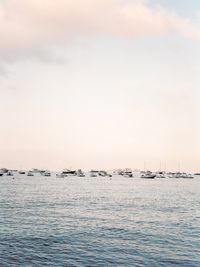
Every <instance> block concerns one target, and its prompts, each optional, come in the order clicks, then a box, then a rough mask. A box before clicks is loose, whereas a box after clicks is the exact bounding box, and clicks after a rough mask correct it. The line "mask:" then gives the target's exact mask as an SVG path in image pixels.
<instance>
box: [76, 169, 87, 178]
mask: <svg viewBox="0 0 200 267" xmlns="http://www.w3.org/2000/svg"><path fill="white" fill-rule="evenodd" d="M76 175H77V176H78V177H85V174H84V173H83V171H82V170H81V169H79V170H78V171H77V172H76Z"/></svg>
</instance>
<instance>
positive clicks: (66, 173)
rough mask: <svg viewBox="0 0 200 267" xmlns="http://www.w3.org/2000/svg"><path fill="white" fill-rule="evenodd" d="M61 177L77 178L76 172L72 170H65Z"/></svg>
mask: <svg viewBox="0 0 200 267" xmlns="http://www.w3.org/2000/svg"><path fill="white" fill-rule="evenodd" d="M61 175H63V176H64V177H67V176H76V171H72V170H68V169H64V170H63V171H62V172H61Z"/></svg>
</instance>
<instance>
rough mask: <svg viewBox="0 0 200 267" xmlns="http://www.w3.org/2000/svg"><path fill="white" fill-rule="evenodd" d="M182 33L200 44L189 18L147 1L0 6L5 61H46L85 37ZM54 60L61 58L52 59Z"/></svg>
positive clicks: (23, 1) (8, 1)
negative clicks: (52, 53) (67, 44)
mask: <svg viewBox="0 0 200 267" xmlns="http://www.w3.org/2000/svg"><path fill="white" fill-rule="evenodd" d="M174 33H176V34H180V35H182V36H184V37H185V38H191V39H193V40H196V41H200V29H199V28H198V27H197V26H195V25H194V24H193V23H192V22H191V21H190V20H189V19H188V18H182V17H180V16H178V15H177V14H176V13H173V12H170V11H168V10H165V9H164V8H161V7H152V6H150V5H149V4H148V1H144V0H128V1H127V0H126V1H125V0H84V1H83V0H56V1H55V0H4V1H3V2H2V3H1V4H0V38H1V41H0V59H1V61H2V60H4V61H7V62H9V61H13V60H19V59H26V58H38V59H41V60H47V58H48V56H49V55H50V54H51V53H50V52H52V51H53V50H54V51H55V47H57V46H63V45H65V44H66V43H67V42H69V41H71V40H73V39H74V38H77V37H79V36H84V35H87V36H88V35H89V36H90V35H96V34H105V35H111V36H115V37H119V38H138V37H143V36H152V35H153V36H157V35H161V36H162V35H163V36H165V35H168V34H174ZM51 60H55V61H56V60H57V61H58V62H59V57H57V56H56V55H53V56H51V57H50V61H51Z"/></svg>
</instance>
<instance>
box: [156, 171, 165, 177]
mask: <svg viewBox="0 0 200 267" xmlns="http://www.w3.org/2000/svg"><path fill="white" fill-rule="evenodd" d="M156 178H165V173H164V172H157V173H156Z"/></svg>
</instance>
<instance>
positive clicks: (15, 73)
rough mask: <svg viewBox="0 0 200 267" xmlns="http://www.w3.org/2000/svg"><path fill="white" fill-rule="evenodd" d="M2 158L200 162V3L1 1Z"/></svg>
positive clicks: (104, 165)
mask: <svg viewBox="0 0 200 267" xmlns="http://www.w3.org/2000/svg"><path fill="white" fill-rule="evenodd" d="M0 38H1V41H0V114H1V115H0V116H1V131H0V151H1V155H0V166H2V167H3V166H6V167H9V168H20V166H22V168H24V169H29V168H32V167H38V168H48V169H52V170H60V169H63V168H70V167H71V168H75V169H77V168H83V169H92V168H98V169H113V168H125V167H130V168H133V169H134V168H140V169H143V166H144V162H146V167H147V168H149V169H152V170H156V169H159V165H160V162H161V164H162V167H163V168H164V166H165V165H166V168H167V170H168V171H169V170H175V171H176V170H178V165H179V163H180V165H181V169H182V170H185V171H190V172H193V171H200V140H199V137H200V123H199V114H200V104H199V100H200V63H199V62H200V1H199V0H190V1H188V0H149V1H143V0H121V1H120V0H96V1H95V0H85V1H83V0H73V1H72V0H57V1H55V0H43V1H41V0H0Z"/></svg>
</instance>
